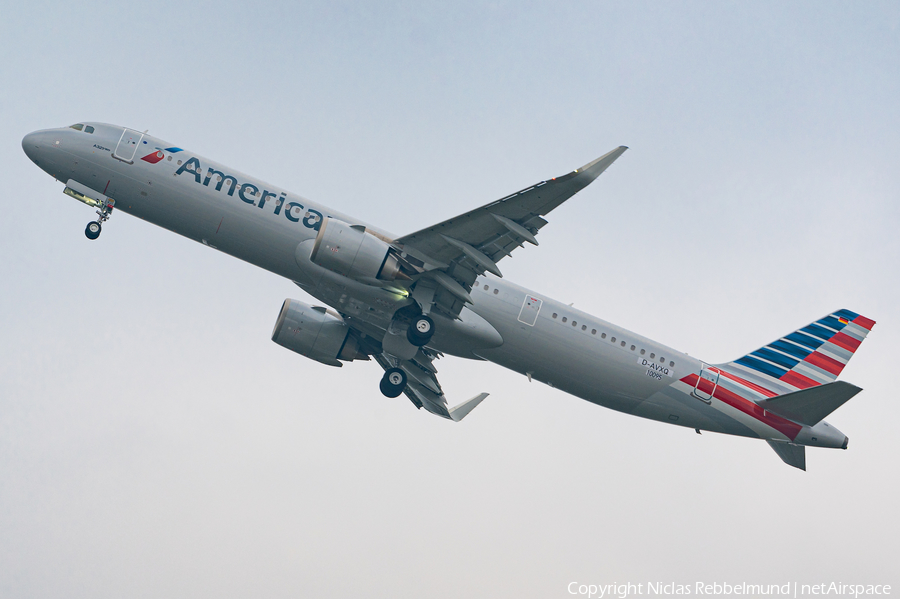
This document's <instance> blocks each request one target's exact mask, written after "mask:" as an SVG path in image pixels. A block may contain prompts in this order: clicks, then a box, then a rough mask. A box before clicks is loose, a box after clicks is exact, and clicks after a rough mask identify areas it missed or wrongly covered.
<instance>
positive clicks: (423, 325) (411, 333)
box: [406, 314, 434, 347]
mask: <svg viewBox="0 0 900 599" xmlns="http://www.w3.org/2000/svg"><path fill="white" fill-rule="evenodd" d="M432 335H434V321H433V320H431V318H430V317H428V316H425V315H424V314H423V315H421V316H418V317H416V318H414V319H413V321H412V324H410V325H409V328H408V329H406V339H407V341H409V342H410V343H412V344H413V345H416V346H418V347H422V346H423V345H426V344H427V343H428V342H429V341H431V336H432Z"/></svg>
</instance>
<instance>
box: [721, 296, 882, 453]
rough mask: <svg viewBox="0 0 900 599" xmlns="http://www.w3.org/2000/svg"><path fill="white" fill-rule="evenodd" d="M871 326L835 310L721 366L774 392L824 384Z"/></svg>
mask: <svg viewBox="0 0 900 599" xmlns="http://www.w3.org/2000/svg"><path fill="white" fill-rule="evenodd" d="M874 325H875V321H874V320H871V319H869V318H866V317H865V316H860V315H859V314H857V313H856V312H851V311H850V310H838V311H836V312H834V313H832V314H829V315H827V316H825V317H823V318H820V319H819V320H817V321H816V322H813V323H811V324H809V325H807V326H805V327H803V328H802V329H798V330H796V331H794V332H793V333H790V334H789V335H785V336H784V337H782V338H781V339H778V340H776V341H773V342H772V343H770V344H768V345H766V346H765V347H761V348H759V349H758V350H756V351H754V352H751V353H749V354H747V355H746V356H743V357H742V358H738V359H737V360H735V361H734V362H729V363H728V364H726V365H723V366H724V367H725V368H726V369H728V370H732V371H733V372H735V371H739V372H741V373H742V374H744V375H749V377H752V378H754V379H756V380H757V381H759V383H760V384H761V385H762V386H763V387H766V388H768V389H771V390H772V391H775V392H776V395H783V394H787V393H794V392H795V391H797V390H803V389H809V388H811V387H818V386H820V385H826V384H828V383H832V382H834V381H835V380H836V379H837V377H838V375H839V374H840V373H841V371H842V370H843V369H844V366H846V365H847V362H848V361H850V358H852V357H853V354H854V352H856V350H857V348H859V346H860V344H861V343H862V342H863V340H864V339H865V338H866V335H868V334H869V332H870V331H871V330H872V327H873V326H874ZM848 399H849V398H848ZM845 401H846V400H845ZM838 405H840V404H838ZM779 455H780V454H779Z"/></svg>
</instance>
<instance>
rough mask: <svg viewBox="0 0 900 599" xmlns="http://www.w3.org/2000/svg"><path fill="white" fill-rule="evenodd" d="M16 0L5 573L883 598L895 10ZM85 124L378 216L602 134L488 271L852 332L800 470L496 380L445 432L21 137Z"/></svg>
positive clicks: (670, 322) (448, 212)
mask: <svg viewBox="0 0 900 599" xmlns="http://www.w3.org/2000/svg"><path fill="white" fill-rule="evenodd" d="M360 4H361V3H339V2H321V3H290V2H285V3H267V4H264V5H251V4H247V5H244V4H239V3H232V2H206V3H174V2H144V3H124V2H123V3H114V4H113V3H110V4H105V3H94V2H82V3H63V2H45V3H40V2H34V3H19V4H16V5H9V6H6V7H4V9H3V11H2V19H0V35H2V39H3V48H2V49H0V56H2V61H0V65H2V66H0V68H2V75H3V77H2V85H0V119H2V131H3V132H4V133H3V138H2V139H3V143H2V144H0V165H2V166H0V175H2V180H3V181H4V185H5V188H6V193H5V198H6V209H5V211H4V217H3V218H2V219H0V255H2V256H3V259H2V260H0V280H2V281H3V286H2V290H3V291H2V293H0V314H2V316H0V335H2V337H0V338H2V344H0V596H3V597H7V596H9V597H48V596H53V597H59V596H65V597H107V596H109V597H112V596H116V597H121V596H127V597H160V596H166V597H196V596H215V597H246V596H265V597H297V596H345V597H346V596H357V597H360V596H364V597H422V596H427V597H460V596H491V597H568V596H570V595H568V594H567V593H566V585H567V584H568V583H569V582H571V581H581V582H595V583H611V582H625V581H632V582H643V583H646V582H647V581H648V580H650V581H660V580H662V581H675V582H681V583H691V584H692V583H694V582H695V581H701V580H702V581H709V582H713V581H726V582H740V581H747V582H758V583H770V582H771V583H782V584H783V583H784V582H787V581H798V582H800V583H817V582H822V581H825V582H828V581H832V580H834V581H842V582H857V583H882V584H883V583H888V584H894V585H895V590H896V589H898V588H900V578H898V576H897V569H896V563H897V561H898V558H900V550H898V541H897V539H898V538H900V522H898V517H897V511H896V496H897V493H898V491H900V485H898V469H897V465H896V462H897V455H898V441H897V433H896V430H895V427H896V423H897V422H898V416H900V409H898V407H897V406H898V403H897V390H896V389H897V381H896V377H894V373H895V372H896V371H897V367H896V365H895V363H894V357H895V354H896V348H894V349H892V347H893V346H894V345H895V344H896V342H897V322H898V318H900V307H898V303H900V302H898V296H900V284H898V276H897V265H898V262H900V239H898V234H897V231H898V225H900V207H898V206H900V203H898V199H900V197H898V196H900V174H898V173H900V169H898V166H897V165H898V157H900V156H898V154H900V153H898V139H900V111H898V108H897V106H898V104H897V101H898V98H900V7H898V5H897V4H896V3H892V2H868V3H852V4H845V3H822V2H815V3H813V2H795V3H790V4H786V3H780V2H770V3H763V2H754V3H727V2H722V3H663V2H659V3H638V2H632V3H619V4H613V3H601V2H597V3H523V2H494V3H490V4H471V3H452V4H451V3H427V2H426V3H422V2H407V3H404V2H397V3H368V4H366V5H360ZM83 120H97V121H104V122H110V123H116V124H120V125H126V126H129V127H133V128H135V129H139V130H144V129H148V128H149V130H150V132H151V133H153V134H154V135H157V136H160V137H162V138H163V139H166V140H168V141H171V142H172V143H174V144H177V145H179V146H181V147H183V148H188V149H190V150H192V151H195V152H197V153H199V154H202V155H205V156H208V157H210V158H213V159H215V160H219V161H221V162H223V163H225V164H227V165H230V166H233V167H234V168H236V169H239V170H242V171H244V172H247V173H251V174H253V175H255V176H258V177H261V178H263V179H265V180H267V181H270V182H272V183H274V184H276V185H279V186H284V187H285V188H287V189H290V190H291V191H293V192H295V193H298V194H300V195H303V196H306V197H309V198H312V199H315V200H316V201H320V202H323V203H325V204H326V205H329V206H333V207H334V208H335V209H338V210H341V211H343V212H347V213H350V214H354V215H357V216H358V217H360V218H361V219H364V220H366V221H369V222H372V223H375V224H377V225H379V226H381V227H383V228H385V229H388V230H390V231H393V232H396V233H398V234H402V233H407V232H411V231H413V230H417V229H419V228H421V227H424V226H426V225H428V224H431V223H433V222H436V221H438V220H441V219H444V218H447V217H450V216H453V215H455V214H458V213H461V212H464V211H466V210H469V209H471V208H473V207H475V206H478V205H481V204H483V203H486V202H488V201H491V200H494V199H497V198H499V197H501V196H503V195H506V194H508V193H510V192H513V191H516V190H518V189H521V188H523V187H526V186H528V185H530V184H532V183H535V182H537V181H539V180H541V179H545V178H547V177H552V176H556V175H559V174H563V173H565V172H567V171H569V170H571V169H573V168H575V167H578V166H581V165H582V164H584V163H586V162H588V161H590V160H592V159H593V158H596V157H597V156H599V155H601V154H603V153H605V152H607V151H608V150H610V149H612V148H614V147H616V146H618V145H620V144H622V145H627V146H629V147H630V148H631V149H630V150H629V151H628V152H626V154H625V155H624V156H623V157H622V158H620V159H619V161H618V162H616V164H615V165H614V166H613V167H612V168H611V169H610V170H609V171H607V172H606V173H605V174H604V175H603V176H602V177H601V178H600V179H599V180H598V181H597V182H595V183H594V184H593V185H592V186H591V187H589V188H588V189H587V190H585V191H584V192H582V193H580V194H579V195H577V196H575V197H574V198H573V199H572V200H571V201H570V202H568V203H567V204H565V205H564V206H563V207H561V208H560V209H558V210H557V211H555V212H553V213H552V215H551V217H550V219H549V220H550V221H551V223H550V225H548V226H547V227H545V228H544V229H543V230H542V232H541V236H540V242H541V246H540V247H539V248H532V247H528V248H526V249H525V250H524V251H521V253H517V254H516V256H515V257H514V258H513V259H511V260H509V262H504V264H503V271H504V274H505V275H506V277H507V278H509V279H511V280H513V281H516V282H518V283H521V284H524V285H526V286H529V287H532V288H534V289H536V290H538V291H540V292H542V293H546V294H548V295H551V296H553V297H555V298H558V299H560V300H563V301H566V302H575V306H576V307H578V308H580V309H583V310H586V311H588V312H591V313H593V314H596V315H598V316H600V317H602V318H605V319H607V320H610V321H612V322H614V323H616V324H619V325H622V326H625V327H627V328H630V329H632V330H634V331H636V332H638V333H640V334H643V335H647V336H649V337H651V338H654V339H658V340H659V341H662V342H664V343H668V344H670V345H672V346H675V347H677V348H679V349H681V350H684V351H687V352H689V353H690V354H691V355H694V356H698V357H701V358H703V359H704V360H707V361H712V362H718V361H726V360H730V359H734V358H735V357H737V356H740V355H742V354H745V353H747V352H748V351H751V350H753V349H756V348H757V347H759V346H761V345H763V344H765V343H768V342H769V341H771V340H772V339H775V338H776V337H778V336H780V335H783V334H785V333H787V332H789V331H791V330H794V329H796V328H798V327H800V326H803V325H805V324H807V323H808V322H810V321H812V320H815V319H817V318H819V317H820V316H822V315H824V314H825V313H827V312H829V311H832V310H834V309H838V308H849V309H851V310H854V311H856V312H860V313H862V314H864V315H866V316H869V317H871V318H873V319H875V320H876V321H877V322H878V324H877V326H876V327H875V329H874V332H873V333H872V334H871V335H870V337H869V339H868V340H867V341H866V342H865V343H864V344H863V346H862V348H861V350H860V351H859V352H858V354H857V356H856V357H855V358H854V360H853V361H851V362H850V364H849V366H848V367H847V368H846V369H845V371H844V374H843V375H842V376H841V378H842V379H843V380H848V381H850V382H853V383H855V384H858V385H859V386H861V387H863V388H864V389H865V391H864V392H863V393H862V394H860V395H859V396H857V397H856V398H854V399H853V400H852V401H851V402H849V403H848V404H847V405H846V406H844V407H842V408H841V409H840V410H839V411H837V412H836V413H835V414H833V415H832V416H831V417H830V418H829V420H830V421H831V422H833V423H834V424H835V425H836V426H837V427H838V428H840V429H841V430H842V431H844V432H845V433H847V434H848V435H849V437H850V449H849V450H848V451H845V452H842V451H830V450H816V449H811V450H810V451H809V452H808V455H807V460H808V466H809V472H807V473H802V472H799V471H796V470H794V469H792V468H789V467H787V466H785V465H784V464H782V463H781V461H780V460H779V459H778V458H777V456H776V455H775V454H774V452H772V451H771V450H770V449H769V448H768V447H767V446H766V445H765V443H763V442H761V441H752V440H748V439H740V438H731V437H724V436H719V435H715V434H704V435H702V436H697V435H696V434H694V432H693V431H691V430H687V429H682V428H677V427H671V426H664V425H662V424H659V423H655V422H650V421H645V420H641V419H637V418H633V417H629V416H625V415H622V414H618V413H616V412H612V411H609V410H605V409H603V408H599V407H597V406H594V405H591V404H589V403H587V402H584V401H582V400H579V399H577V398H574V397H571V396H568V395H565V394H563V393H561V392H559V391H556V390H553V389H550V388H548V387H546V386H543V385H540V384H528V383H527V381H526V380H525V379H524V378H523V377H520V376H518V375H515V374H512V373H510V372H507V371H504V370H502V369H500V368H499V367H496V366H492V365H490V364H485V363H472V362H467V361H462V360H458V359H444V360H441V362H440V363H439V364H438V368H439V369H440V376H441V380H442V383H443V385H444V388H445V390H446V391H447V392H448V395H450V397H451V403H453V402H454V401H459V400H462V399H465V398H468V397H471V396H472V395H475V394H476V393H478V392H481V391H487V392H490V393H491V396H490V397H489V398H488V399H487V400H486V401H485V402H484V403H483V404H482V405H481V406H480V407H478V409H477V410H475V411H474V412H473V413H472V414H471V415H470V416H469V417H468V418H467V419H466V421H465V422H463V423H461V424H456V425H454V424H453V423H449V422H447V421H443V420H441V419H438V418H434V417H432V416H430V415H428V414H425V413H423V412H418V411H416V410H415V409H414V408H413V406H412V405H411V404H410V403H409V402H408V400H406V399H405V398H403V397H401V398H398V399H395V400H389V399H386V398H384V397H382V396H381V395H380V393H379V392H378V388H377V387H378V386H377V383H378V379H379V377H380V369H379V367H378V366H377V365H375V364H374V362H372V363H352V364H348V365H346V366H345V367H344V368H342V369H340V370H338V369H335V368H329V367H327V366H323V365H320V364H318V363H315V362H312V361H310V360H307V359H304V358H303V357H301V356H297V355H295V354H291V353H290V352H288V351H286V350H284V349H283V348H281V347H279V346H277V345H275V344H274V343H272V342H271V341H270V340H269V335H270V332H271V327H272V325H273V324H274V321H275V318H276V316H277V313H278V309H279V307H280V305H281V302H282V301H283V299H284V298H285V297H296V298H298V299H303V300H306V301H309V300H308V298H307V297H305V296H304V294H303V293H302V292H301V291H300V290H299V289H298V288H296V287H295V286H294V285H293V284H291V283H290V282H288V281H284V280H280V279H278V278H277V277H275V276H274V275H271V274H268V273H266V272H263V271H261V270H259V269H256V268H255V267H252V266H250V265H247V264H244V263H241V262H238V261H236V260H234V259H231V258H229V257H227V256H225V255H223V254H219V253H217V252H213V251H210V250H209V249H207V248H204V247H203V246H201V245H199V244H195V243H193V242H190V241H187V240H185V239H183V238H180V237H177V236H175V235H173V234H171V233H169V232H167V231H164V230H161V229H158V228H156V227H153V226H152V225H149V224H147V223H144V222H142V221H138V220H137V219H134V218H131V217H129V216H127V215H125V214H120V213H119V214H115V215H114V216H113V218H112V220H111V221H110V223H109V224H108V225H107V226H105V227H104V233H103V236H102V238H101V239H100V240H99V241H97V242H95V243H91V242H89V241H87V240H86V239H85V238H84V235H83V228H84V225H85V224H86V223H87V222H88V220H91V217H92V213H91V212H90V210H88V209H87V208H86V207H84V206H83V205H80V204H78V203H77V202H74V201H72V200H71V199H70V198H67V197H65V196H63V195H62V193H61V191H62V185H60V184H58V183H56V182H55V181H53V180H52V179H51V178H49V177H48V176H47V175H45V174H44V173H42V172H41V171H40V170H39V169H38V168H37V167H35V166H34V165H33V164H31V163H30V162H29V161H28V159H27V158H26V156H25V155H24V154H23V152H22V150H21V146H20V141H21V138H22V137H23V136H24V135H25V134H26V133H28V132H30V131H33V130H36V129H43V128H48V127H56V126H63V125H68V124H70V123H74V122H78V121H83Z"/></svg>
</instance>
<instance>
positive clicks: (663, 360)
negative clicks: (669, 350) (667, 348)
mask: <svg viewBox="0 0 900 599" xmlns="http://www.w3.org/2000/svg"><path fill="white" fill-rule="evenodd" d="M659 363H660V364H665V363H666V359H665V358H663V357H662V356H660V357H659Z"/></svg>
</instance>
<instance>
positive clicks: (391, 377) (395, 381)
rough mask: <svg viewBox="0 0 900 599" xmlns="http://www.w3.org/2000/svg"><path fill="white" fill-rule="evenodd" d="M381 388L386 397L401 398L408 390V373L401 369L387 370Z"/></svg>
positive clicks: (382, 378)
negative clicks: (406, 389) (405, 390)
mask: <svg viewBox="0 0 900 599" xmlns="http://www.w3.org/2000/svg"><path fill="white" fill-rule="evenodd" d="M379 387H380V388H381V392H382V393H383V394H384V395H385V396H386V397H399V396H400V394H401V393H403V390H404V389H405V388H406V373H405V372H403V370H401V369H400V368H391V369H389V370H386V371H385V373H384V376H383V377H381V384H379Z"/></svg>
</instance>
